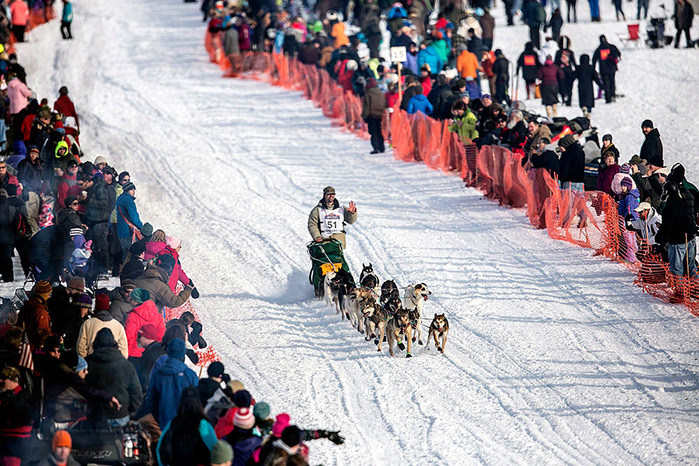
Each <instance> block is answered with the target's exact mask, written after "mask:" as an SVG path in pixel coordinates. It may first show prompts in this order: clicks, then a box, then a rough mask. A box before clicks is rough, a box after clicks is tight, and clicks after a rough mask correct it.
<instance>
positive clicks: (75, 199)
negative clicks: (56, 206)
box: [63, 196, 78, 207]
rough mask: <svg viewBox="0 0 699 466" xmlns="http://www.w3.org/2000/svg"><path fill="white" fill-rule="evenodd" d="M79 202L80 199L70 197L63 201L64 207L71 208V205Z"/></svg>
mask: <svg viewBox="0 0 699 466" xmlns="http://www.w3.org/2000/svg"><path fill="white" fill-rule="evenodd" d="M77 200H78V198H77V197H75V196H68V197H66V198H65V200H64V201H63V206H64V207H70V205H71V204H72V203H73V202H75V201H77Z"/></svg>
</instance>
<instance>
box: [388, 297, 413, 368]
mask: <svg viewBox="0 0 699 466" xmlns="http://www.w3.org/2000/svg"><path fill="white" fill-rule="evenodd" d="M412 330H413V328H412V325H410V313H409V312H408V310H407V309H403V308H401V309H399V310H398V311H397V312H396V314H395V315H394V316H393V318H392V319H390V320H389V321H388V322H387V323H386V334H387V335H388V352H389V353H390V355H391V356H393V342H394V341H395V342H397V343H398V349H400V350H403V349H404V348H405V345H403V341H402V338H401V336H404V337H405V341H406V342H407V343H408V351H407V353H406V354H405V357H406V358H412V357H413V356H412V355H411V354H410V345H411V336H412Z"/></svg>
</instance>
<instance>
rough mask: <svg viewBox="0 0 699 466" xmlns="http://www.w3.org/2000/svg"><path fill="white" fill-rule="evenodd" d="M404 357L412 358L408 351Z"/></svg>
mask: <svg viewBox="0 0 699 466" xmlns="http://www.w3.org/2000/svg"><path fill="white" fill-rule="evenodd" d="M405 357H406V358H412V357H413V355H412V354H410V353H408V354H406V355H405Z"/></svg>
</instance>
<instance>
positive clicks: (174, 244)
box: [145, 234, 190, 293]
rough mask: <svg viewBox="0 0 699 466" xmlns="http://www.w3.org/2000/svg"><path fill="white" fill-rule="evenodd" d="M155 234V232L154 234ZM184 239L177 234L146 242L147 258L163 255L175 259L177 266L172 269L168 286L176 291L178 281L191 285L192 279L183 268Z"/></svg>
mask: <svg viewBox="0 0 699 466" xmlns="http://www.w3.org/2000/svg"><path fill="white" fill-rule="evenodd" d="M154 235H155V234H154ZM181 248H182V241H181V240H180V239H179V238H177V237H175V236H167V237H165V242H162V241H149V242H147V243H146V256H145V258H146V260H150V259H153V258H156V257H160V256H163V255H167V256H172V258H173V259H175V267H174V268H173V269H172V274H171V275H170V280H169V281H168V286H169V287H170V290H171V291H172V292H173V293H174V292H175V291H176V290H177V282H178V281H180V282H182V284H183V285H189V284H190V279H189V277H188V276H187V274H186V273H185V271H184V269H183V268H182V264H181V263H180V254H179V253H180V249H181Z"/></svg>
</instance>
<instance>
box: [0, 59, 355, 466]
mask: <svg viewBox="0 0 699 466" xmlns="http://www.w3.org/2000/svg"><path fill="white" fill-rule="evenodd" d="M7 58H8V60H7V62H6V65H7V67H6V71H5V72H4V75H3V77H6V78H7V81H8V84H7V85H4V86H3V87H2V88H1V89H0V103H2V105H3V107H2V108H3V110H4V111H5V115H6V118H5V119H2V120H0V121H2V122H3V123H5V124H6V128H5V129H6V131H3V136H5V134H6V136H7V138H6V139H5V142H4V146H3V156H2V158H1V159H0V245H1V247H0V254H1V257H0V273H2V278H3V281H4V282H7V283H11V282H15V281H16V282H17V283H18V285H21V284H22V283H24V286H23V287H22V288H18V294H17V297H16V298H15V299H14V300H8V299H5V300H4V302H3V305H2V306H1V307H0V463H1V464H8V465H15V464H16V465H19V464H37V463H38V462H40V461H42V460H43V462H41V464H74V460H73V458H72V456H71V449H75V448H77V449H78V450H80V449H81V445H83V449H82V450H81V454H82V455H84V454H85V453H84V445H85V441H86V440H85V439H89V440H90V441H94V439H95V437H97V438H98V439H99V438H102V441H103V442H104V443H105V444H107V445H109V444H114V441H115V439H117V440H118V441H119V442H122V443H123V451H122V452H119V453H120V454H123V455H124V456H126V457H129V456H131V458H134V457H136V456H138V455H141V456H144V449H145V450H146V451H152V454H153V455H152V456H153V457H154V458H157V460H158V461H159V462H160V464H183V465H190V464H240V465H243V464H246V463H248V461H249V462H250V463H249V464H261V465H263V464H275V465H276V464H287V458H291V459H289V462H290V463H289V464H305V459H304V457H305V458H307V448H306V447H305V444H304V443H303V442H304V441H307V440H310V439H315V438H329V439H330V440H331V441H333V442H335V443H338V444H339V443H342V442H343V441H344V439H343V438H342V437H341V436H340V435H339V433H338V432H329V431H323V430H300V429H299V428H297V427H296V426H293V425H291V422H290V418H289V416H288V415H287V414H285V413H282V414H279V415H277V416H276V418H275V417H272V415H271V411H270V407H269V405H268V404H266V403H264V402H259V403H256V402H255V400H254V399H253V398H252V396H251V395H250V393H249V392H248V391H247V390H245V389H244V387H243V385H242V383H241V382H239V381H237V380H233V381H231V380H230V377H229V376H228V375H227V374H225V373H224V367H223V365H222V364H221V363H220V362H214V363H211V364H210V365H209V366H208V368H207V371H206V373H207V374H208V377H206V378H203V379H201V380H200V378H199V377H200V376H201V369H200V372H199V374H197V373H196V372H195V371H194V370H193V369H192V367H196V364H197V363H199V355H198V353H197V351H198V350H201V349H203V348H206V347H207V343H206V340H205V339H204V338H203V337H202V325H201V324H200V323H199V322H198V321H196V319H195V316H194V314H193V313H192V312H188V311H187V312H183V313H181V315H179V317H177V318H171V319H166V317H167V316H168V313H167V312H166V311H167V309H166V308H170V309H173V308H178V307H180V306H182V305H184V304H185V303H186V302H187V301H188V300H189V299H190V298H195V299H196V298H198V297H199V293H198V290H197V288H196V287H195V286H194V283H193V282H192V280H191V279H190V278H189V277H188V276H187V274H186V272H185V270H184V268H183V267H182V263H181V261H180V251H181V249H182V247H183V242H182V241H181V240H180V239H179V238H177V237H175V236H173V235H167V234H166V233H165V232H164V231H163V230H160V229H156V230H154V229H153V227H152V226H151V225H150V224H149V223H147V222H143V221H142V220H141V216H140V215H139V211H138V208H137V205H136V186H135V184H134V182H133V180H132V178H131V174H130V173H129V172H128V171H123V170H121V171H118V170H116V169H115V168H114V165H115V163H114V162H113V161H112V160H109V158H107V157H106V156H104V155H97V156H94V157H93V156H89V155H87V154H86V153H85V152H84V151H83V149H82V148H81V145H80V118H79V116H78V112H77V111H76V108H75V106H74V104H73V102H72V100H71V98H70V95H69V91H68V89H67V88H66V87H65V86H64V87H61V88H60V89H58V92H57V95H56V99H55V101H53V102H51V101H50V99H48V98H41V99H40V98H38V97H37V96H36V95H35V92H33V91H32V90H31V88H30V87H29V85H28V83H29V82H30V81H31V77H30V76H29V77H28V76H27V75H26V73H25V72H24V68H23V67H22V66H21V65H19V63H17V60H16V56H14V55H13V56H12V58H11V59H9V58H10V57H7ZM1 59H2V57H1V56H0V60H1ZM88 159H90V160H88ZM15 252H16V254H17V257H18V260H17V263H16V264H15V263H14V261H13V254H14V253H15ZM15 266H16V267H17V268H20V267H21V270H22V278H17V280H16V277H15ZM117 277H118V278H117ZM27 284H33V286H32V289H31V292H30V294H29V296H26V295H24V294H23V293H22V292H23V290H24V288H25V287H26V285H27ZM110 284H112V285H110ZM114 285H116V286H114ZM185 361H186V362H185ZM132 431H135V432H139V433H140V434H139V435H138V436H136V437H133V438H132V437H129V436H128V435H130V434H128V435H127V434H126V433H125V432H132ZM126 438H128V440H124V439H126ZM42 439H43V440H42ZM141 441H142V442H143V444H141V443H139V442H141ZM122 443H119V445H122ZM139 446H140V447H141V450H139V449H138V447H139ZM88 450H89V448H88ZM139 451H140V453H137V452H139ZM304 455H305V456H304ZM251 458H253V459H251ZM82 459H83V460H85V459H86V458H85V457H84V456H83V457H82ZM87 459H88V460H89V458H87ZM95 459H98V458H95Z"/></svg>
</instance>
